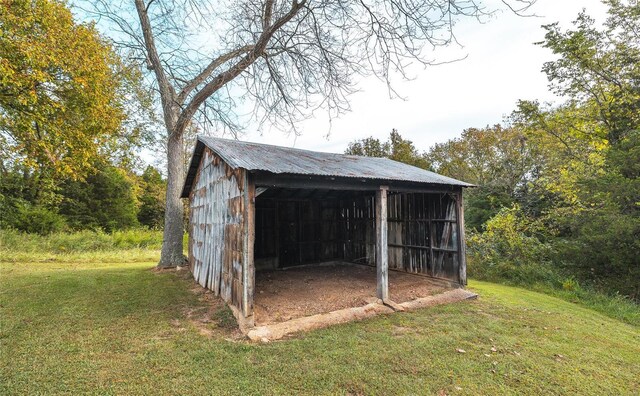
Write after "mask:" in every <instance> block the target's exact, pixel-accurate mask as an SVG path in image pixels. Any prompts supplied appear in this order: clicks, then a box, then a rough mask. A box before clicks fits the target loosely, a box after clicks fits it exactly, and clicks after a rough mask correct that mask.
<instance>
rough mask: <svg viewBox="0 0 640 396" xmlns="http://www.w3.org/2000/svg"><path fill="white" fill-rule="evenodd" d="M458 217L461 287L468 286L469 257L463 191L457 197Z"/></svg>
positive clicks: (459, 279) (459, 277) (459, 276)
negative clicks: (467, 253)
mask: <svg viewBox="0 0 640 396" xmlns="http://www.w3.org/2000/svg"><path fill="white" fill-rule="evenodd" d="M456 198H457V199H456V209H457V211H456V216H457V220H458V221H457V224H458V266H459V267H458V281H459V282H460V284H461V285H463V286H466V285H467V256H466V246H465V236H464V201H463V198H462V190H461V191H460V193H459V194H458V196H457V197H456Z"/></svg>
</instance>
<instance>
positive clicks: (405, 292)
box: [254, 264, 449, 325]
mask: <svg viewBox="0 0 640 396" xmlns="http://www.w3.org/2000/svg"><path fill="white" fill-rule="evenodd" d="M448 288H449V285H448V283H446V282H442V281H438V280H435V279H430V278H427V277H424V276H419V275H412V274H407V273H403V272H396V271H389V295H390V297H391V299H392V300H393V301H395V302H398V303H401V302H405V301H411V300H415V299H417V298H422V297H427V296H430V295H433V294H437V293H441V292H442V291H444V290H447V289H448ZM375 295H376V269H375V268H373V267H367V266H362V265H351V264H335V265H322V266H308V267H297V268H290V269H287V270H280V271H261V272H257V273H256V293H255V300H254V310H255V313H254V314H255V320H256V324H257V325H258V324H259V325H264V324H271V323H277V322H282V321H286V320H291V319H295V318H300V317H303V316H309V315H315V314H319V313H324V312H330V311H335V310H339V309H345V308H349V307H360V306H364V305H366V304H367V303H370V302H371V299H372V298H375Z"/></svg>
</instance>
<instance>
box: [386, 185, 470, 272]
mask: <svg viewBox="0 0 640 396" xmlns="http://www.w3.org/2000/svg"><path fill="white" fill-rule="evenodd" d="M459 196H460V195H459V194H454V193H437V194H435V193H434V194H425V193H410V194H394V195H390V196H389V204H388V206H389V211H388V217H389V219H388V222H389V268H394V269H400V270H403V271H406V272H413V273H419V274H425V275H430V276H433V277H438V278H445V279H450V280H453V281H456V282H459V281H460V279H459V277H460V272H459V265H460V262H459V252H460V250H459V243H460V242H459V236H458V225H457V219H458V214H457V212H458V206H457V205H456V202H457V199H459V198H458V197H459Z"/></svg>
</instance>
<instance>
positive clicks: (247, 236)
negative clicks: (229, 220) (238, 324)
mask: <svg viewBox="0 0 640 396" xmlns="http://www.w3.org/2000/svg"><path fill="white" fill-rule="evenodd" d="M255 199H256V189H255V184H254V183H253V180H250V176H249V173H248V172H245V175H244V230H243V231H244V232H243V234H244V235H243V236H244V238H243V239H244V240H243V245H244V246H243V249H242V250H243V252H242V253H243V260H242V316H244V320H245V321H246V322H247V323H245V325H247V326H249V327H252V326H253V297H254V285H255V276H256V271H255V263H254V257H253V256H254V251H253V248H254V243H255V237H256V234H255V230H256V222H255V210H256V201H255Z"/></svg>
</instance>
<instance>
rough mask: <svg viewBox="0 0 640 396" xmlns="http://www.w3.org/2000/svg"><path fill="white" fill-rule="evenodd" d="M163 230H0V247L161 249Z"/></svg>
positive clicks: (59, 250) (53, 250) (65, 250)
mask: <svg viewBox="0 0 640 396" xmlns="http://www.w3.org/2000/svg"><path fill="white" fill-rule="evenodd" d="M161 246H162V231H152V230H146V229H133V230H126V231H115V232H112V233H105V232H102V231H78V232H73V233H66V232H58V233H53V234H49V235H38V234H26V233H23V232H19V231H15V230H0V251H12V252H22V253H42V252H48V253H81V252H96V251H109V250H122V249H160V247H161Z"/></svg>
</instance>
